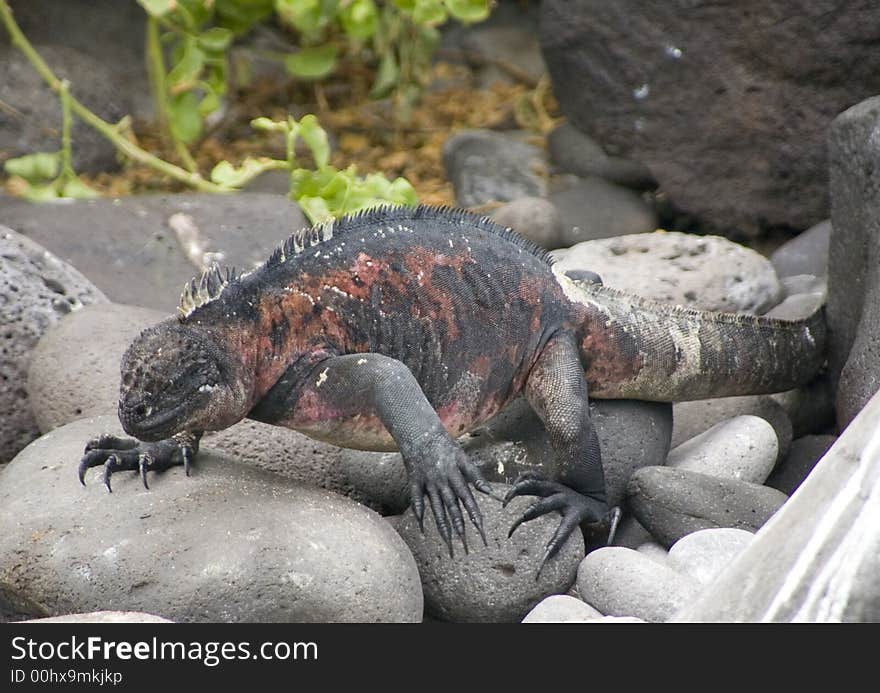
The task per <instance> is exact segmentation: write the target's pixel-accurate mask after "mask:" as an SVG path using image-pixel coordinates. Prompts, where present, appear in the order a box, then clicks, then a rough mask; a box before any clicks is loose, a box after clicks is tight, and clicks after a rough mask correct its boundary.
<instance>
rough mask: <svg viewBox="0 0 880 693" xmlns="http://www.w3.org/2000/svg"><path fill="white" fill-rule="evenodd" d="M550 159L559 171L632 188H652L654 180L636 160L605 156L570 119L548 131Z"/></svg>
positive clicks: (646, 168) (654, 184)
mask: <svg viewBox="0 0 880 693" xmlns="http://www.w3.org/2000/svg"><path fill="white" fill-rule="evenodd" d="M547 152H548V154H549V155H550V161H551V162H552V163H553V164H554V165H555V166H556V168H557V169H558V170H559V171H562V172H564V173H573V174H575V175H578V176H581V177H583V178H589V177H591V176H595V177H597V178H603V179H605V180H607V181H608V182H609V183H615V184H617V185H622V186H623V187H625V188H632V189H633V190H653V189H654V188H656V187H657V181H656V180H654V176H652V175H651V172H650V171H649V170H648V167H647V166H645V165H644V164H642V163H639V162H638V161H633V160H631V159H625V158H623V157H619V156H608V155H607V154H606V153H605V152H604V150H603V149H602V147H601V146H600V145H599V144H598V143H596V142H595V141H594V140H593V139H592V138H590V137H589V136H588V135H585V134H584V133H582V132H581V131H580V130H578V129H577V128H576V127H575V126H574V125H572V124H571V123H568V122H565V123H563V124H562V125H560V126H559V127H558V128H556V129H555V130H553V131H552V132H551V133H550V134H549V135H547Z"/></svg>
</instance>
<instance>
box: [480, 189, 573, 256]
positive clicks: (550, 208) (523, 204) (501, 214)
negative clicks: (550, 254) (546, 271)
mask: <svg viewBox="0 0 880 693" xmlns="http://www.w3.org/2000/svg"><path fill="white" fill-rule="evenodd" d="M492 219H493V220H494V221H495V223H496V224H500V225H501V226H506V227H509V228H511V229H513V230H514V231H516V232H517V233H518V234H519V235H520V236H522V237H523V238H528V239H529V240H530V241H532V242H533V243H537V244H538V245H539V246H541V247H542V248H546V249H548V250H552V249H553V248H561V247H563V246H564V245H565V241H566V238H565V234H564V232H563V227H562V218H561V217H560V216H559V212H558V211H557V209H556V206H555V205H554V204H553V203H552V202H550V201H548V200H545V199H544V198H542V197H520V198H518V199H516V200H511V201H510V202H508V203H507V204H505V205H502V206H501V207H499V208H498V209H496V210H495V211H494V212H492Z"/></svg>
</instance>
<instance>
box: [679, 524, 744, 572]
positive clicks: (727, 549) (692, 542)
mask: <svg viewBox="0 0 880 693" xmlns="http://www.w3.org/2000/svg"><path fill="white" fill-rule="evenodd" d="M754 538H755V535H754V534H753V533H752V532H747V531H746V530H744V529H732V528H729V527H720V528H718V529H701V530H699V531H697V532H692V533H691V534H688V535H687V536H684V537H682V538H681V539H679V540H678V541H677V542H675V543H674V544H673V545H672V547H671V548H670V549H669V554H668V556H669V566H670V567H671V568H672V569H673V570H677V571H678V572H680V573H684V574H685V575H688V576H690V577H692V578H693V579H694V580H696V581H697V582H699V583H701V584H703V585H708V584H709V583H710V582H712V581H713V580H714V579H715V578H716V577H718V575H720V574H721V571H722V570H724V569H725V568H726V567H727V565H728V564H729V563H730V562H731V561H732V560H733V559H734V558H736V557H737V556H738V555H739V554H740V553H742V552H743V551H744V550H745V549H746V548H747V547H748V546H749V544H751V542H752V540H753V539H754Z"/></svg>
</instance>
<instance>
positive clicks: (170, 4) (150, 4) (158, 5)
mask: <svg viewBox="0 0 880 693" xmlns="http://www.w3.org/2000/svg"><path fill="white" fill-rule="evenodd" d="M137 1H138V4H139V5H140V6H141V7H143V8H144V10H145V11H146V12H147V13H148V14H151V15H152V16H154V17H164V16H165V15H166V14H168V13H169V12H171V11H173V10H174V8H176V7H177V0H137Z"/></svg>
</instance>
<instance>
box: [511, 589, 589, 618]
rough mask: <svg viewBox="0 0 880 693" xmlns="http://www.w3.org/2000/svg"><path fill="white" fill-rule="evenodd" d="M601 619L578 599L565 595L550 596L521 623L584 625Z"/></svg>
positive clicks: (536, 606) (537, 605) (539, 603)
mask: <svg viewBox="0 0 880 693" xmlns="http://www.w3.org/2000/svg"><path fill="white" fill-rule="evenodd" d="M600 618H602V614H601V613H600V612H599V611H596V609H594V608H593V607H592V606H590V605H589V604H586V603H585V602H583V601H581V600H580V599H576V598H575V597H569V596H568V595H567V594H551V595H550V596H549V597H547V598H546V599H543V600H541V601H540V602H538V604H536V605H535V608H534V609H532V610H531V611H530V612H529V613H527V614H526V617H525V618H524V619H523V620H522V622H523V623H585V622H587V621H595V620H596V619H600Z"/></svg>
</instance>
